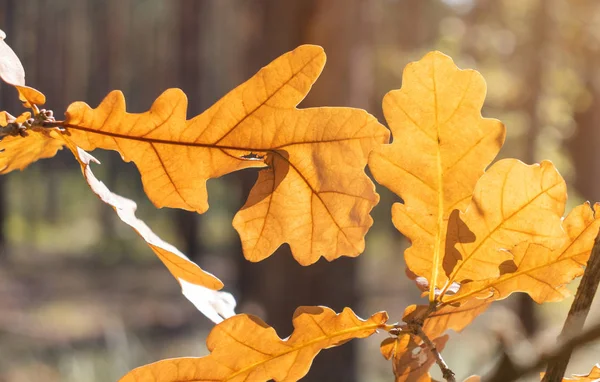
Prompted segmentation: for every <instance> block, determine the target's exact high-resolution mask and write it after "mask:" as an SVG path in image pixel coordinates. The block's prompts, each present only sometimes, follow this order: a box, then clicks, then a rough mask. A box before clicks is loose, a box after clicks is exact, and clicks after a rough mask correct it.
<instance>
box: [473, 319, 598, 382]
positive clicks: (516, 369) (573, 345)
mask: <svg viewBox="0 0 600 382" xmlns="http://www.w3.org/2000/svg"><path fill="white" fill-rule="evenodd" d="M599 338H600V322H598V323H596V324H595V325H594V326H592V327H590V328H588V329H586V330H584V331H582V332H580V333H579V334H577V335H575V336H573V337H571V338H569V339H567V340H565V341H563V342H562V344H561V345H560V346H556V347H555V348H554V349H553V350H551V351H549V352H545V353H543V354H542V355H541V356H540V357H539V358H538V359H537V360H536V361H535V362H532V363H531V364H528V365H524V366H519V365H515V364H514V363H513V362H512V361H510V362H509V365H505V367H503V368H499V369H497V370H496V372H495V373H493V374H492V375H490V376H487V377H484V378H483V379H482V381H484V382H511V381H516V380H517V379H519V378H522V377H525V376H527V375H529V374H531V373H534V372H536V371H539V370H540V369H541V368H542V367H543V366H545V365H551V364H553V363H555V362H558V361H559V360H560V359H561V358H563V357H564V355H565V354H571V353H572V352H573V351H574V350H575V349H578V348H580V347H582V346H584V345H587V344H588V343H590V342H593V341H595V340H597V339H599ZM561 378H562V377H561ZM561 380H562V379H561Z"/></svg>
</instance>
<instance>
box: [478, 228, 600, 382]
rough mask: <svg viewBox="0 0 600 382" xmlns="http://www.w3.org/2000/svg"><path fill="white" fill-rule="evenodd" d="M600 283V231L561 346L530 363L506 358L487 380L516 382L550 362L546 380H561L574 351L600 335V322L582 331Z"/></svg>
mask: <svg viewBox="0 0 600 382" xmlns="http://www.w3.org/2000/svg"><path fill="white" fill-rule="evenodd" d="M599 283H600V232H599V233H598V235H597V236H596V239H595V241H594V247H593V248H592V253H591V254H590V258H589V259H588V263H587V266H586V268H585V271H584V273H583V277H582V278H581V283H580V284H579V288H577V293H576V294H575V298H574V300H573V304H572V305H571V309H570V310H569V314H568V315H567V319H566V320H565V324H564V326H563V330H562V332H561V334H560V336H559V345H557V347H556V348H555V349H554V350H553V351H551V352H549V353H546V354H545V355H544V354H543V355H542V356H541V357H540V358H539V359H538V360H537V361H536V362H534V363H532V364H530V365H525V366H519V365H515V364H514V363H513V362H512V360H510V359H507V357H505V360H504V363H505V364H504V365H503V367H501V368H498V369H497V371H496V372H495V373H494V374H493V375H492V376H490V377H489V378H485V379H484V381H488V382H500V381H506V382H509V381H514V380H516V379H518V378H520V377H522V376H525V375H526V374H529V373H532V372H534V371H536V370H539V369H540V368H541V367H543V366H544V365H547V369H546V375H545V376H544V379H543V380H542V382H561V381H562V380H563V377H564V374H565V370H566V368H567V365H568V363H569V359H570V358H571V354H572V353H573V350H575V349H577V348H579V347H581V346H583V345H585V344H587V343H589V342H591V341H593V340H595V339H597V338H600V323H598V324H596V325H595V326H593V327H591V328H590V329H588V330H586V331H583V332H582V331H581V330H582V328H583V324H584V323H585V319H586V318H587V315H588V313H589V311H590V307H591V305H592V301H593V299H594V296H595V294H596V291H597V290H598V284H599Z"/></svg>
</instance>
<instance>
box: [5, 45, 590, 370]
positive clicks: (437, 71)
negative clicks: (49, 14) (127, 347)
mask: <svg viewBox="0 0 600 382" xmlns="http://www.w3.org/2000/svg"><path fill="white" fill-rule="evenodd" d="M324 64H325V54H324V52H323V50H322V48H320V47H318V46H312V45H303V46H300V47H298V48H297V49H295V50H293V51H291V52H288V53H286V54H284V55H282V56H281V57H279V58H277V59H276V60H274V61H273V62H271V63H270V64H269V65H267V66H266V67H264V68H263V69H261V70H260V71H259V72H258V73H257V74H256V75H254V76H253V77H252V78H250V79H249V80H248V81H246V82H245V83H243V84H241V85H239V86H238V87H237V88H235V89H234V90H232V91H231V92H229V93H228V94H227V95H225V96H224V97H223V98H222V99H221V100H219V101H218V102H217V103H215V104H214V105H213V106H211V107H210V108H209V109H208V110H206V111H205V112H204V113H202V114H200V115H198V116H196V117H194V118H192V119H190V120H187V119H186V109H187V98H186V96H185V94H184V93H183V92H182V91H181V90H179V89H169V90H167V91H165V92H164V93H163V94H162V95H160V96H159V97H158V98H157V99H156V101H155V102H154V103H153V105H152V106H151V107H150V109H149V110H148V111H146V112H144V113H137V114H136V113H128V112H127V111H126V104H125V99H124V97H123V94H122V93H121V92H119V91H113V92H111V93H110V94H108V95H107V96H106V98H105V99H104V100H103V101H102V102H101V103H100V105H98V106H97V107H96V108H92V107H90V106H88V105H87V104H85V103H83V102H75V103H73V104H72V105H70V106H69V107H68V109H67V110H66V113H65V119H64V120H60V121H58V120H56V119H55V118H54V116H53V113H52V112H50V111H46V110H43V109H40V107H41V105H43V104H44V102H45V97H44V96H43V94H42V93H40V92H39V91H37V90H35V89H33V88H30V87H27V86H26V85H25V73H24V70H23V67H22V65H21V63H20V62H19V60H18V58H17V56H16V55H15V54H14V52H13V51H12V50H11V49H10V47H9V46H8V45H7V44H6V43H5V42H4V40H0V77H1V78H2V80H4V82H6V83H8V84H10V85H12V86H14V87H15V89H16V90H17V92H18V96H19V98H20V100H21V101H22V102H23V105H24V106H25V107H26V108H28V109H29V111H26V112H24V113H22V114H21V115H19V116H18V117H13V116H12V115H10V114H9V113H8V112H5V111H3V112H1V113H0V136H1V137H2V140H1V141H0V149H1V150H2V153H1V154H0V173H2V174H5V173H8V172H10V171H13V170H16V169H20V170H22V169H23V168H25V167H26V166H27V165H29V164H30V163H32V162H34V161H36V160H38V159H41V158H49V157H52V156H54V155H55V154H56V152H57V151H58V150H59V149H61V148H62V147H67V149H69V150H70V151H71V152H72V153H73V155H74V158H75V159H76V160H77V161H78V162H79V163H80V165H81V169H82V174H83V176H84V179H85V180H86V182H87V183H88V185H89V186H90V188H91V190H92V191H93V192H94V193H95V194H96V195H97V196H98V197H99V198H100V199H101V200H102V201H103V202H105V203H106V204H108V205H110V206H111V207H112V208H113V209H114V210H115V212H116V213H117V214H118V216H119V217H120V219H121V220H122V221H123V222H124V223H126V224H127V225H129V226H130V227H132V228H133V229H134V230H135V231H136V232H137V233H138V234H139V235H140V237H142V238H143V239H144V240H145V241H146V242H147V243H148V246H149V247H150V248H151V249H152V251H153V252H154V253H155V254H156V255H157V256H158V257H159V259H160V260H161V261H162V262H163V263H164V265H165V266H166V267H167V269H168V270H169V271H170V272H171V274H172V275H173V276H174V277H175V279H176V280H177V281H178V282H179V283H180V285H181V287H182V292H183V294H184V295H185V296H186V297H187V298H188V299H190V301H191V302H192V303H194V304H195V305H196V306H197V307H198V309H199V310H200V311H201V312H202V313H204V314H205V315H206V316H207V317H209V318H210V319H211V320H213V321H214V322H215V323H216V324H217V325H216V326H215V327H214V329H213V330H212V331H211V333H210V335H209V336H208V339H207V347H208V349H209V351H210V355H208V356H205V357H201V358H179V359H170V360H164V361H159V362H157V363H154V364H150V365H146V366H142V367H140V368H138V369H135V370H133V371H131V372H130V373H128V374H127V375H126V376H124V377H123V378H122V381H124V382H125V381H127V382H133V381H153V380H156V381H246V380H252V381H266V380H271V379H274V380H276V381H295V380H298V379H300V378H302V377H303V376H304V375H306V373H307V372H308V370H309V368H310V364H311V363H312V360H313V358H314V357H315V356H316V355H317V354H318V353H319V352H320V351H321V350H322V349H327V348H329V347H333V346H339V345H341V344H343V343H345V342H347V341H349V340H351V339H354V338H364V337H368V336H370V335H372V334H374V333H376V332H377V331H384V332H387V333H388V337H387V338H386V339H384V340H383V342H382V344H381V352H382V354H383V356H384V357H385V358H386V359H389V360H390V361H391V362H392V365H393V372H394V375H395V380H396V381H430V380H432V379H431V377H430V376H429V374H428V370H429V368H430V367H431V366H432V365H433V364H436V363H437V364H438V365H439V367H440V368H441V370H442V372H443V376H444V378H445V379H446V380H448V381H450V380H454V375H453V373H452V371H451V370H450V368H449V367H448V366H447V365H446V364H445V363H444V361H443V359H442V358H441V355H440V352H441V351H442V350H443V348H444V345H445V344H446V342H447V341H448V336H447V335H444V333H445V332H446V331H447V330H448V329H453V330H455V331H460V330H462V329H463V328H465V327H466V326H467V325H468V324H469V323H470V322H471V321H472V320H473V319H474V318H475V317H476V316H478V315H479V314H481V313H482V312H483V311H485V310H486V309H487V308H488V307H489V306H490V304H491V303H493V302H494V301H497V300H501V299H504V298H506V297H508V296H509V295H510V294H512V293H515V292H523V293H527V294H529V295H530V296H531V297H532V298H533V299H534V300H535V301H536V302H538V303H545V302H551V301H559V300H562V299H564V298H565V297H567V296H568V294H569V293H568V290H567V289H566V288H565V285H567V284H568V283H569V282H571V281H572V280H573V279H574V278H576V277H578V276H580V275H581V274H582V273H583V266H584V265H585V264H586V262H587V260H588V258H589V256H590V253H591V251H592V246H593V243H594V238H595V236H596V234H597V233H598V230H599V229H600V214H598V211H599V208H600V205H594V206H593V207H591V206H590V205H589V203H585V204H582V205H580V206H577V207H575V208H574V209H573V210H572V211H570V212H569V213H568V214H567V216H566V217H565V218H564V219H563V215H564V212H565V203H566V199H567V193H566V185H565V182H564V180H563V178H562V177H561V176H560V174H559V173H558V171H557V170H556V168H555V167H554V166H553V164H552V163H550V162H548V161H543V162H541V163H540V164H533V165H527V164H524V163H522V162H520V161H519V160H517V159H503V160H500V161H497V162H496V163H493V164H492V162H493V161H494V158H495V157H496V155H497V154H498V152H499V151H500V149H501V147H502V145H503V142H504V138H505V134H506V133H505V127H504V125H503V124H502V123H501V122H500V121H498V120H495V119H489V118H483V117H482V116H481V108H482V106H483V103H484V98H485V93H486V85H485V81H484V79H483V78H482V76H481V75H480V74H479V73H478V72H476V71H474V70H460V69H458V68H457V67H456V66H455V65H454V63H453V62H452V60H451V59H450V58H449V57H448V56H445V55H444V54H442V53H439V52H431V53H429V54H427V55H426V56H425V57H423V59H421V60H420V61H418V62H413V63H411V64H409V65H407V66H406V68H405V70H404V75H403V81H402V84H403V85H402V88H401V89H399V90H393V91H391V92H389V93H388V94H387V95H386V96H385V98H384V100H383V110H384V114H385V119H386V121H387V124H388V126H389V130H388V129H387V128H386V127H385V126H383V125H382V124H381V123H379V122H378V121H377V119H375V118H374V117H373V116H372V115H370V114H369V113H367V112H366V111H364V110H361V109H352V108H347V107H317V108H308V109H298V108H297V105H298V103H299V102H300V101H301V100H302V99H303V98H304V97H305V96H306V94H307V93H308V92H309V91H310V88H311V86H312V84H313V83H314V81H316V79H317V78H318V76H319V74H320V73H321V70H322V69H323V66H324ZM390 132H391V135H392V136H393V142H392V143H389V140H390ZM95 149H104V150H114V151H117V152H119V154H120V155H121V157H122V158H123V160H125V161H128V162H133V163H134V164H135V165H136V166H137V168H138V170H139V172H140V175H141V178H142V182H143V185H144V190H145V192H146V194H147V195H148V197H149V198H150V200H151V201H152V202H153V203H154V205H155V206H156V207H170V208H181V209H186V210H190V211H196V212H197V213H204V212H205V211H206V210H207V209H208V195H207V189H206V182H207V180H208V179H211V178H216V177H220V176H223V175H225V174H229V173H231V172H235V171H239V170H244V169H247V168H253V167H258V168H261V170H260V172H259V177H258V180H257V181H256V184H255V185H254V187H253V188H252V190H251V191H250V193H249V195H248V199H247V201H246V203H245V204H244V206H243V207H242V208H241V209H240V211H238V212H237V214H236V215H235V217H234V219H233V226H234V228H235V229H236V230H237V231H238V233H239V235H240V238H241V242H242V247H243V253H244V256H245V258H246V259H248V260H249V261H261V260H263V259H265V258H267V257H269V256H271V255H272V254H273V253H274V251H275V250H276V249H277V248H278V247H279V246H281V245H282V244H284V243H288V244H289V246H290V248H291V251H292V254H293V256H294V258H295V259H296V260H297V261H298V262H299V263H300V264H302V265H306V266H308V265H310V264H313V263H315V262H316V261H317V260H319V258H321V257H324V258H326V259H327V260H329V261H332V260H335V259H337V258H339V257H340V256H351V257H355V256H358V255H359V254H361V253H362V252H363V251H364V248H365V235H366V233H367V231H368V230H369V228H370V227H371V225H372V224H373V219H372V218H371V216H370V212H371V210H372V208H373V207H374V206H375V205H376V204H377V203H378V202H379V196H378V194H377V193H376V192H375V185H374V184H373V182H372V181H371V179H370V178H369V177H368V176H367V175H366V173H365V167H366V166H367V165H368V166H369V168H370V170H371V172H372V174H373V176H374V178H375V180H376V181H377V182H378V183H379V184H381V185H383V186H385V187H387V188H389V189H390V190H391V191H393V192H394V193H395V194H396V195H398V196H399V197H400V198H401V199H402V201H403V202H402V203H396V204H394V205H393V207H392V219H393V223H394V225H395V227H396V228H397V229H398V231H400V232H401V233H402V234H403V235H404V236H405V237H406V238H408V239H409V240H410V242H411V246H410V247H409V248H408V249H407V250H406V251H405V253H404V257H405V260H406V264H407V268H408V272H407V273H408V274H410V275H411V277H412V279H413V280H414V281H415V284H416V286H417V287H418V288H420V290H421V291H422V292H423V295H424V297H427V301H426V303H424V304H422V305H412V306H409V307H407V308H406V310H405V313H404V316H403V317H402V320H403V323H400V324H393V323H391V324H390V323H388V316H387V314H386V313H385V312H379V313H375V314H373V315H372V316H371V317H370V318H368V319H367V320H363V319H360V318H359V317H357V316H356V315H355V314H354V313H353V312H352V310H350V309H349V308H346V309H344V310H343V311H342V312H341V313H339V314H336V313H335V312H333V311H332V310H331V309H329V308H326V307H299V308H298V309H297V310H296V312H295V314H294V317H293V319H292V322H293V324H294V331H293V333H292V334H291V336H290V337H288V338H286V339H281V338H280V337H279V336H278V335H277V334H276V333H275V331H274V329H273V328H271V327H269V326H268V325H267V324H266V323H264V322H263V321H262V320H260V319H259V318H258V317H255V316H252V315H247V314H235V312H234V308H235V300H234V298H233V296H231V295H230V294H229V293H226V292H222V291H219V290H220V289H221V288H222V287H223V283H222V282H221V281H220V280H219V279H218V278H217V277H215V276H214V275H212V274H210V273H208V272H207V271H205V270H203V269H201V268H200V267H198V266H197V265H196V264H194V263H193V262H192V261H190V260H189V259H188V258H187V257H186V256H185V255H184V254H183V253H181V252H180V251H178V250H177V249H176V248H175V247H173V246H172V245H170V244H169V243H166V242H165V241H163V240H162V239H160V238H159V237H158V236H157V235H156V234H155V233H153V232H152V231H151V229H150V228H149V227H148V226H147V225H146V224H145V223H144V222H143V221H141V220H139V219H138V218H137V217H136V216H135V210H136V205H135V203H134V202H133V201H131V200H129V199H126V198H123V197H121V196H119V195H116V194H114V193H112V192H111V191H110V190H109V189H108V188H107V187H106V186H105V185H104V184H103V183H102V182H100V181H99V180H98V179H97V178H96V177H95V176H94V174H93V173H92V171H91V167H90V164H91V163H97V161H96V160H95V159H94V158H93V157H92V156H91V155H90V154H88V152H87V151H92V150H95ZM596 372H597V367H595V368H594V369H593V370H592V372H591V373H590V374H589V376H576V377H574V378H577V379H575V380H591V378H595V377H593V375H595V373H596ZM582 378H583V379H582ZM585 378H590V379H585ZM478 379H479V377H471V378H469V380H470V381H474V380H478Z"/></svg>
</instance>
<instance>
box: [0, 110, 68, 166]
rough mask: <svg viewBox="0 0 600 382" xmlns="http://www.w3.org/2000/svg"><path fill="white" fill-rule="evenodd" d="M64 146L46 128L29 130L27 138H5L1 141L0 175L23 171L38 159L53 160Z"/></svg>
mask: <svg viewBox="0 0 600 382" xmlns="http://www.w3.org/2000/svg"><path fill="white" fill-rule="evenodd" d="M28 114H29V113H27V115H28ZM25 119H27V118H25ZM63 145H64V143H63V141H62V140H60V139H54V138H52V137H51V135H50V130H49V129H45V128H31V129H27V136H25V137H22V136H20V135H15V136H13V135H8V136H5V137H3V138H2V140H0V150H1V151H0V174H7V173H9V172H11V171H13V170H22V169H24V168H25V167H27V166H28V165H30V164H31V163H33V162H35V161H37V160H38V159H43V158H51V157H53V156H54V155H56V152H57V151H58V150H60V149H61V148H62V146H63Z"/></svg>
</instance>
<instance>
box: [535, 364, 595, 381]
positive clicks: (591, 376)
mask: <svg viewBox="0 0 600 382" xmlns="http://www.w3.org/2000/svg"><path fill="white" fill-rule="evenodd" d="M541 377H542V378H543V377H544V373H542V375H541ZM563 381H564V382H570V381H580V382H598V381H600V364H596V365H594V367H593V368H592V370H591V371H590V372H589V373H588V374H573V375H572V376H571V377H570V378H564V379H563Z"/></svg>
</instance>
